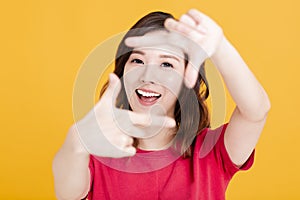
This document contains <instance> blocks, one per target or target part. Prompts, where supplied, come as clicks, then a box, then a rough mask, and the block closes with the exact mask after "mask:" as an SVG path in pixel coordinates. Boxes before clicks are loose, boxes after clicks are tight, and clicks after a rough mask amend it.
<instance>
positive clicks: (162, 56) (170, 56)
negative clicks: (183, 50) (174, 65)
mask: <svg viewBox="0 0 300 200" xmlns="http://www.w3.org/2000/svg"><path fill="white" fill-rule="evenodd" d="M159 57H160V58H172V59H174V60H176V61H177V62H180V60H179V59H178V58H177V57H176V56H172V55H160V56H159Z"/></svg>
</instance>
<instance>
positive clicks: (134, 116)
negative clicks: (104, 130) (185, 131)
mask: <svg viewBox="0 0 300 200" xmlns="http://www.w3.org/2000/svg"><path fill="white" fill-rule="evenodd" d="M125 112H128V115H129V118H130V120H131V122H132V124H134V125H137V126H142V127H149V126H152V127H154V126H159V127H167V128H173V127H175V126H176V122H175V120H174V119H173V118H171V117H167V116H158V115H147V114H142V113H135V112H132V111H125Z"/></svg>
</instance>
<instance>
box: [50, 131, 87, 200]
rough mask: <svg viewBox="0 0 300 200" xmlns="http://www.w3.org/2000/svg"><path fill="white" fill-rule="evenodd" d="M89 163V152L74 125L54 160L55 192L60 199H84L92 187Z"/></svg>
mask: <svg viewBox="0 0 300 200" xmlns="http://www.w3.org/2000/svg"><path fill="white" fill-rule="evenodd" d="M88 165H89V153H88V152H87V151H86V150H85V148H84V147H83V146H82V144H81V142H80V139H79V137H78V134H77V133H76V128H75V127H73V126H72V127H71V128H70V130H69V132H68V135H67V138H66V140H65V143H64V144H63V146H62V147H61V149H60V150H59V151H58V153H57V154H56V156H55V158H54V160H53V174H54V185H55V193H56V197H57V198H58V199H59V200H64V199H68V200H70V199H83V198H84V197H85V196H86V195H87V193H88V191H89V187H90V172H89V167H88Z"/></svg>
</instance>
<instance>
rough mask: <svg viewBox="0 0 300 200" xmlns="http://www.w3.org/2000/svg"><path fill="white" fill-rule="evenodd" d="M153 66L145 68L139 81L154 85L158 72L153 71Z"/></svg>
mask: <svg viewBox="0 0 300 200" xmlns="http://www.w3.org/2000/svg"><path fill="white" fill-rule="evenodd" d="M155 69H156V67H155V66H145V67H144V69H143V72H142V75H141V77H140V81H141V82H142V83H151V84H153V83H155V77H156V75H157V73H159V72H158V70H155Z"/></svg>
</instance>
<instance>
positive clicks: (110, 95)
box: [103, 73, 121, 103]
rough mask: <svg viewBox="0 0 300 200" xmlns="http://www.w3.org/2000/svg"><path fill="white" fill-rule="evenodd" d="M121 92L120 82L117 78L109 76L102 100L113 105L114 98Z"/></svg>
mask: <svg viewBox="0 0 300 200" xmlns="http://www.w3.org/2000/svg"><path fill="white" fill-rule="evenodd" d="M120 90H121V81H120V79H119V77H118V76H117V75H116V74H114V73H110V74H109V84H108V87H107V89H106V91H105V93H104V95H103V97H104V99H108V100H111V101H112V102H113V103H115V101H116V98H117V96H118V94H119V93H120Z"/></svg>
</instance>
